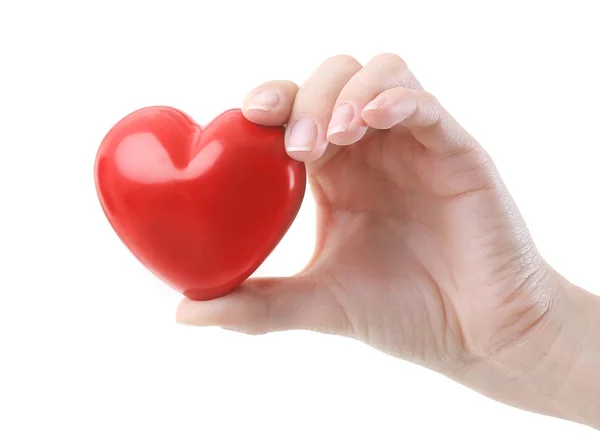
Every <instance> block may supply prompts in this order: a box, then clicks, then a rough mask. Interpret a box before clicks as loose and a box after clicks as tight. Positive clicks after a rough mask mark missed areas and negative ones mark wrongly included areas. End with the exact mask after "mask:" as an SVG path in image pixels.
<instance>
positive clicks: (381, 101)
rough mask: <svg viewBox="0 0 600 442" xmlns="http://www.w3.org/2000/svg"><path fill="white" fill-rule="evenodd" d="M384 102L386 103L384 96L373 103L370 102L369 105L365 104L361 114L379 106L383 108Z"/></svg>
mask: <svg viewBox="0 0 600 442" xmlns="http://www.w3.org/2000/svg"><path fill="white" fill-rule="evenodd" d="M386 101H387V97H386V96H384V95H380V96H379V97H377V98H375V99H374V100H373V101H371V102H370V103H369V104H367V105H366V106H365V107H364V109H363V112H364V111H368V110H375V109H379V108H380V107H381V106H383V105H384V104H385V102H386Z"/></svg>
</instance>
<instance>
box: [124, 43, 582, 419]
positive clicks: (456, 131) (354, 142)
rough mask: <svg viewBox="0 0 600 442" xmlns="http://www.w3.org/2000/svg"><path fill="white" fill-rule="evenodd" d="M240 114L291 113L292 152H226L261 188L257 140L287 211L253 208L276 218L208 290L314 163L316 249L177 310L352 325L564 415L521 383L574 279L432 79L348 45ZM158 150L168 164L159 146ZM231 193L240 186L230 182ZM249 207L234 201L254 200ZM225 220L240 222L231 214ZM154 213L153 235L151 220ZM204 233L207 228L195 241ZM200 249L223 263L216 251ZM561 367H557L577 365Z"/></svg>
mask: <svg viewBox="0 0 600 442" xmlns="http://www.w3.org/2000/svg"><path fill="white" fill-rule="evenodd" d="M242 112H243V116H244V117H245V118H246V119H247V120H248V121H249V122H252V123H254V124H256V125H257V127H262V128H264V131H265V132H264V134H262V135H261V137H262V139H263V140H271V141H269V142H270V143H274V144H277V141H276V140H275V138H269V137H271V136H272V135H271V134H272V133H271V132H269V130H278V129H279V128H281V127H282V126H284V125H285V134H280V135H281V143H282V144H285V149H286V150H287V156H286V155H285V154H284V155H283V157H285V158H283V157H280V156H277V155H275V156H273V155H272V154H266V153H265V151H264V149H263V151H261V150H260V148H259V146H249V147H248V150H246V151H244V150H243V149H234V150H233V151H232V153H231V154H228V155H230V157H229V160H228V161H229V162H231V163H234V164H236V167H238V166H239V167H238V169H236V170H239V171H240V172H239V173H240V175H239V176H240V177H242V178H240V179H241V180H242V181H243V182H244V183H246V184H245V185H246V186H248V191H247V193H245V195H247V196H248V198H250V199H252V194H253V189H254V190H255V187H256V186H259V187H260V184H252V180H251V179H250V177H249V176H248V175H244V172H243V167H242V164H243V163H248V164H253V165H252V167H255V166H256V161H255V160H253V159H252V157H251V155H253V154H254V153H251V151H253V150H254V149H256V155H258V156H261V158H263V159H264V161H266V162H267V163H268V164H270V166H265V167H264V168H262V169H261V168H258V169H257V168H255V169H253V170H254V171H256V170H260V171H261V173H264V174H266V175H269V174H270V173H271V174H274V175H275V177H274V178H273V177H271V178H273V179H272V180H271V181H270V182H271V183H276V185H277V186H280V188H281V189H284V190H281V191H279V190H273V195H272V200H271V201H270V202H269V204H268V205H267V206H269V205H270V206H271V207H273V208H275V211H276V214H275V215H274V217H273V218H271V220H270V221H269V220H268V218H269V217H268V216H267V217H264V216H259V215H256V216H255V217H254V218H253V219H252V220H251V221H250V222H252V223H253V224H252V225H253V226H254V227H253V228H257V229H258V228H259V226H260V225H261V223H266V225H268V226H269V228H268V229H266V230H264V229H263V230H260V229H259V231H260V233H259V236H258V238H259V239H260V241H258V242H256V243H252V244H245V247H243V248H242V249H240V250H241V254H242V255H243V256H241V257H240V259H239V260H238V261H237V262H236V264H235V265H229V267H226V268H225V267H224V268H223V270H222V271H223V272H229V274H228V275H225V276H223V275H215V276H214V278H213V279H212V280H211V284H212V286H210V287H208V286H206V287H200V290H199V291H198V293H199V296H197V297H196V299H208V298H210V297H211V296H210V295H211V293H213V294H214V293H216V292H214V290H217V291H218V290H221V289H223V287H222V286H219V284H221V282H222V280H223V281H226V282H227V284H229V283H231V281H233V283H232V284H233V285H232V286H231V287H233V286H235V285H237V283H239V282H241V281H243V280H244V279H245V277H247V276H248V274H249V273H248V272H251V270H253V269H254V268H255V267H256V266H257V265H258V264H259V263H260V262H261V261H262V260H263V259H264V258H265V257H266V255H267V254H268V253H269V251H270V250H271V249H272V247H274V245H275V244H276V242H277V241H278V240H279V238H280V237H281V236H282V235H283V234H284V233H285V230H286V229H287V227H288V226H289V222H291V219H293V217H294V216H295V213H296V210H297V208H298V206H299V203H300V201H301V199H302V194H303V192H304V187H303V186H304V182H303V177H304V175H303V174H304V171H303V170H302V169H300V167H299V166H298V165H300V164H302V163H305V164H306V172H307V176H308V183H309V184H310V186H311V189H312V191H313V194H314V196H315V198H316V203H317V207H318V238H317V244H316V250H315V254H314V257H313V259H312V260H311V262H310V263H309V264H308V265H307V267H306V268H305V269H304V270H303V271H302V272H300V273H299V274H297V275H295V276H293V277H289V278H256V279H250V280H248V281H246V282H244V283H243V284H242V285H241V286H239V287H237V288H236V289H235V290H233V291H232V292H231V293H229V294H227V295H225V296H223V297H219V298H217V299H212V300H208V301H193V300H190V299H184V300H183V301H182V303H181V305H180V307H179V309H178V312H177V318H178V320H179V321H180V322H182V323H187V324H196V325H216V326H221V327H224V328H227V329H233V330H237V331H241V332H246V333H266V332H270V331H276V330H291V329H307V330H315V331H321V332H325V333H333V334H340V335H345V336H349V337H352V338H356V339H360V340H362V341H364V342H366V343H367V344H369V345H372V346H374V347H376V348H378V349H381V350H382V351H384V352H387V353H389V354H392V355H395V356H399V357H402V358H406V359H409V360H411V361H414V362H416V363H418V364H422V365H424V366H427V367H430V368H433V369H435V370H437V371H440V372H442V373H444V374H446V375H448V376H451V377H453V378H455V379H457V380H459V381H460V382H463V383H466V384H468V385H470V386H471V387H473V388H475V389H477V390H479V391H482V392H484V393H486V394H488V395H490V396H492V397H495V398H497V399H499V400H505V401H507V402H510V403H512V404H515V405H518V406H522V407H523V408H528V409H532V410H535V411H541V412H546V413H549V414H557V412H555V410H554V409H552V408H549V407H552V405H548V404H550V403H551V402H550V401H548V400H546V399H547V398H542V399H540V398H532V397H531V396H530V395H527V393H526V390H527V388H526V387H524V386H527V385H528V384H527V383H528V382H532V381H531V379H529V378H527V376H528V373H530V372H533V369H534V368H536V369H541V368H540V367H539V366H540V365H542V364H544V363H546V361H545V357H546V355H547V354H548V352H549V349H550V347H551V346H552V345H554V343H555V342H556V340H557V339H559V331H558V330H559V328H560V326H559V325H558V324H564V321H563V319H562V318H563V316H564V314H565V312H566V311H569V309H576V307H573V305H574V304H575V301H573V300H572V299H571V298H570V297H568V296H566V295H565V293H566V291H567V289H566V287H568V283H567V282H566V281H565V279H564V278H562V277H561V276H560V275H559V274H558V273H557V272H556V271H554V270H553V269H552V268H551V267H550V266H549V265H548V264H547V263H546V262H545V261H544V259H543V258H542V257H541V256H540V254H539V253H538V251H537V249H536V247H535V245H534V242H533V240H532V238H531V237H530V235H529V233H528V230H527V227H526V225H525V223H524V221H523V219H522V218H521V216H520V214H519V211H518V209H517V207H516V206H515V204H514V202H513V200H512V199H511V196H510V194H509V192H508V191H507V189H506V188H505V186H504V184H503V182H502V180H501V178H500V176H499V174H498V171H497V170H496V168H495V167H494V164H493V162H492V160H491V159H490V157H489V155H488V154H487V153H486V151H485V150H483V149H482V147H481V146H479V144H478V143H477V142H476V141H475V140H474V139H473V138H472V137H471V136H470V135H469V134H468V133H467V132H466V131H465V129H463V128H462V127H461V126H460V125H459V124H458V123H457V122H456V121H455V120H454V118H452V116H450V115H449V114H448V113H447V112H446V110H445V109H444V108H443V107H442V105H441V104H440V103H439V102H438V101H437V100H436V99H435V98H434V97H433V96H432V95H430V94H429V93H427V92H425V91H424V90H423V88H422V87H421V85H420V84H419V82H418V81H417V79H416V78H415V77H414V75H413V74H412V73H411V72H410V70H409V69H408V68H407V66H406V64H405V63H404V62H403V60H401V59H400V58H399V57H397V56H395V55H391V54H383V55H379V56H377V57H374V58H373V59H372V60H370V61H369V62H368V63H367V64H366V65H365V66H361V64H360V63H359V62H357V61H356V60H355V59H353V58H351V57H349V56H337V57H333V58H330V59H328V60H326V61H325V62H324V63H323V64H321V65H320V66H319V67H318V68H317V69H316V70H315V72H314V74H313V75H312V76H311V77H310V78H309V79H308V80H307V81H306V82H305V83H304V84H303V85H302V86H301V87H298V86H297V85H296V84H295V83H293V82H290V81H272V82H267V83H265V84H262V85H260V86H258V87H257V88H256V89H254V90H253V91H251V92H250V93H249V95H248V96H247V98H246V99H245V101H244V104H243V107H242ZM182 124H183V123H182ZM206 130H207V132H208V131H210V130H211V128H210V126H209V127H208V128H207V129H206ZM219 130H221V129H219ZM245 130H247V131H250V132H251V131H258V129H250V128H247V129H245ZM267 144H268V143H267ZM215 149H217V150H218V146H217V147H215ZM276 150H277V149H276ZM280 151H281V152H283V146H282V148H281V149H280ZM153 155H154V154H153ZM156 155H159V154H158V153H156ZM204 155H211V152H208V153H206V152H205V153H204ZM214 155H215V158H216V157H218V155H219V153H218V152H217V153H214ZM231 155H233V156H234V157H235V156H236V155H237V156H239V158H241V159H243V161H240V162H238V163H236V161H235V158H232V157H231ZM147 161H149V162H151V161H155V162H156V163H157V164H159V163H163V164H164V163H165V159H164V158H161V157H158V156H156V157H151V158H148V159H147ZM126 163H127V162H126V161H125V164H126ZM265 164H266V163H265ZM190 167H192V165H191V164H190ZM269 168H275V169H277V170H285V171H286V174H287V175H286V174H281V173H278V172H277V171H275V172H273V171H269ZM131 169H132V170H131V173H136V172H135V169H136V168H135V167H131ZM161 173H163V172H161ZM164 173H167V172H164ZM180 173H181V174H185V173H191V174H197V173H198V172H185V171H181V172H180ZM207 173H209V174H210V173H214V172H207ZM219 173H221V175H219V181H218V186H225V187H227V186H231V185H230V184H227V180H229V179H232V176H229V175H227V173H226V172H225V169H223V170H221V172H219ZM253 173H256V172H253ZM217 175H218V173H217ZM289 177H292V181H293V182H294V183H295V184H289ZM142 178H143V177H142ZM149 179H150V178H149ZM257 179H258V180H260V177H257ZM286 180H287V181H286ZM207 182H209V181H207ZM176 185H177V184H173V186H176ZM253 186H254V187H253ZM190 191H195V190H193V189H190ZM215 191H217V190H215ZM136 192H137V193H136ZM162 192H163V191H162V190H157V189H153V188H151V187H146V188H145V190H144V191H143V192H140V191H139V189H138V188H136V189H134V190H132V191H131V199H130V200H129V202H128V204H129V205H126V204H124V205H123V206H122V210H127V207H129V209H131V207H132V206H134V205H135V204H140V202H141V201H151V204H150V206H151V207H158V205H159V204H161V202H163V203H164V204H167V205H168V204H171V202H170V201H169V200H168V193H162ZM203 192H205V194H204V195H205V200H204V203H203V204H204V205H203V206H202V207H201V209H197V210H212V209H211V207H216V205H215V203H214V202H215V201H216V200H215V199H214V195H213V196H212V197H211V194H210V192H206V191H205V190H204V191H203ZM227 192H229V193H228V195H233V194H235V191H234V189H232V188H229V189H228V191H227ZM278 192H279V193H278ZM181 198H184V197H181ZM211 198H213V199H211ZM252 201H253V202H254V203H256V201H255V200H252ZM235 204H243V202H242V200H239V201H237V200H236V202H235ZM249 204H250V205H249V206H247V207H251V206H252V202H250V203H249ZM267 206H265V207H264V209H265V210H267ZM173 207H174V209H173V210H174V212H173V214H174V215H173V216H176V217H177V216H184V217H185V216H187V217H188V219H189V214H187V215H186V214H183V215H182V214H181V213H179V212H177V210H179V211H183V212H185V211H186V210H188V211H189V210H194V209H192V208H188V209H181V206H178V205H177V204H174V205H173ZM176 207H179V208H176ZM247 207H246V208H244V210H237V209H236V208H235V207H232V208H231V211H232V213H233V212H235V213H237V214H243V213H248V212H246V210H247ZM236 210H237V211H236ZM164 216H167V217H168V216H170V215H164ZM240 216H243V215H240ZM218 219H219V220H220V222H221V223H225V224H227V223H229V222H230V221H228V218H227V214H226V213H223V214H221V215H220V218H219V217H218ZM230 224H231V225H226V226H220V227H219V226H218V223H216V224H214V223H213V224H210V226H208V227H210V228H212V229H215V231H219V232H224V231H225V230H227V229H228V228H233V230H232V234H234V235H235V230H236V229H237V228H241V227H240V226H241V224H240V225H234V224H235V223H234V222H233V221H231V222H230ZM143 227H144V229H146V231H145V234H147V232H148V229H150V230H152V228H153V226H148V225H144V226H143ZM154 227H155V228H156V226H154ZM182 228H184V229H186V228H187V229H188V230H189V226H187V227H186V226H183V227H182ZM269 231H271V234H269ZM174 237H175V238H181V237H180V236H177V235H175V236H171V237H170V236H168V235H163V237H161V238H160V239H159V240H160V241H163V242H166V243H167V244H168V242H169V241H172V240H173V238H174ZM236 240H240V239H239V238H236V239H235V240H233V242H232V244H233V243H234V242H235V241H236ZM207 241H208V240H207V239H206V238H199V239H197V244H196V246H197V247H202V246H203V245H206V244H207ZM262 243H264V246H262V247H260V246H259V244H262ZM163 246H164V247H165V248H168V245H165V244H163ZM172 247H173V248H177V247H184V246H181V245H179V244H177V243H175V244H173V245H172ZM211 247H214V244H212V245H211ZM184 248H185V247H184ZM253 248H254V250H256V254H254V255H253V254H252V250H253ZM134 253H135V252H134ZM175 255H176V254H175ZM175 255H173V256H175ZM213 258H214V262H216V263H217V264H218V265H221V264H222V263H225V262H227V259H228V258H227V257H225V256H222V255H221V254H219V253H217V254H216V256H215V257H213ZM151 259H155V260H159V258H156V257H153V258H151ZM198 259H199V260H200V261H202V263H205V264H206V265H208V266H209V268H210V269H211V271H212V272H216V273H218V272H219V268H218V265H217V266H215V265H212V266H211V265H210V264H211V262H212V261H211V257H202V258H198ZM229 259H231V258H229ZM214 262H213V263H214ZM187 270H189V269H187ZM187 270H186V269H182V271H183V273H185V272H186V271H187ZM232 275H233V279H231V277H232ZM221 277H223V278H224V279H223V278H221ZM206 278H207V275H202V278H201V279H202V281H205V280H206ZM220 278H221V279H220ZM183 279H185V278H183ZM209 279H210V278H209ZM192 282H193V281H192ZM188 283H189V281H186V282H185V283H183V285H182V287H184V286H185V285H186V284H188ZM192 285H193V284H192ZM209 285H210V284H209ZM184 288H185V287H184ZM204 295H206V296H204ZM192 297H193V296H192ZM561 336H562V335H561ZM556 366H558V367H560V366H561V365H560V364H558V365H556ZM554 370H555V371H554V372H553V373H552V376H556V377H557V378H560V376H562V375H564V374H565V373H562V372H561V369H560V368H558V369H556V368H554ZM564 371H567V367H565V368H564Z"/></svg>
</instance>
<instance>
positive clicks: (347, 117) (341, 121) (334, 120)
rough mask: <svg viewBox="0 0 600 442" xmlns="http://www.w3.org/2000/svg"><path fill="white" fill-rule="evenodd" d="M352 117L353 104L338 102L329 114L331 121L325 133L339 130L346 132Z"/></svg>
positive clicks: (328, 133) (335, 132)
mask: <svg viewBox="0 0 600 442" xmlns="http://www.w3.org/2000/svg"><path fill="white" fill-rule="evenodd" d="M353 119H354V106H352V105H351V104H350V103H344V104H340V105H339V106H338V107H336V108H335V110H334V111H333V114H332V115H331V121H330V122H329V129H327V135H328V136H329V135H333V134H337V133H340V132H346V131H347V130H348V128H349V127H350V125H351V124H352V120H353Z"/></svg>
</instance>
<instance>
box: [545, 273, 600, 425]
mask: <svg viewBox="0 0 600 442" xmlns="http://www.w3.org/2000/svg"><path fill="white" fill-rule="evenodd" d="M564 285H565V294H566V296H567V297H568V298H569V301H570V302H571V304H572V305H573V306H574V309H573V314H572V315H571V316H570V317H568V318H565V319H564V321H565V323H566V322H567V321H569V322H573V323H576V326H575V325H571V328H572V329H575V328H576V329H577V330H578V331H579V336H577V338H576V339H574V340H573V341H572V342H571V343H570V344H569V342H568V340H567V341H566V342H565V344H566V345H573V350H571V351H570V353H572V354H573V356H574V359H573V360H572V362H571V364H570V366H569V370H568V372H567V373H566V374H565V376H564V379H563V381H562V385H561V386H560V388H558V389H557V390H556V396H555V400H556V402H557V403H558V404H560V408H561V411H562V413H561V414H559V415H558V417H562V418H564V419H569V420H573V421H576V422H580V423H582V424H585V425H589V426H591V427H594V428H596V429H598V430H600V297H598V296H595V295H593V294H591V293H589V292H587V291H586V290H584V289H582V288H580V287H577V286H575V285H573V284H571V283H569V282H568V281H565V282H564ZM564 351H565V350H564V349H563V352H564ZM554 364H556V362H554ZM548 369H551V367H549V368H548Z"/></svg>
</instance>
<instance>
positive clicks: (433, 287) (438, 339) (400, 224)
mask: <svg viewBox="0 0 600 442" xmlns="http://www.w3.org/2000/svg"><path fill="white" fill-rule="evenodd" d="M494 177H495V171H494V170H493V167H492V166H491V164H490V163H489V162H488V161H487V157H486V156H485V154H482V153H479V152H477V153H475V154H469V155H463V156H457V155H454V156H440V155H439V154H436V153H432V152H431V151H430V150H428V149H426V148H424V147H423V146H422V145H420V144H419V143H418V142H417V141H416V140H415V139H414V138H413V137H412V136H411V135H410V134H409V133H408V132H406V131H405V130H404V129H402V128H395V129H392V130H390V131H373V132H372V133H368V134H367V136H365V138H363V139H362V140H361V141H360V142H359V143H357V145H353V146H350V147H348V148H341V149H340V150H338V151H337V152H336V153H335V154H334V155H333V156H332V157H330V158H329V159H327V160H326V162H324V163H323V164H322V165H316V166H314V167H313V169H312V170H311V184H312V187H313V191H314V193H315V197H316V199H317V202H318V204H319V209H320V211H321V223H320V226H319V227H320V229H319V232H320V238H319V253H318V255H317V257H316V259H315V260H314V262H313V263H312V266H311V267H310V270H309V272H310V273H313V274H314V275H315V279H316V280H317V281H319V283H320V284H323V285H324V286H325V287H324V289H325V290H327V291H328V292H331V293H332V294H333V296H335V297H336V300H337V302H338V303H339V304H340V305H341V307H342V309H343V310H344V312H345V314H346V315H347V316H348V322H349V324H350V327H351V330H349V333H351V334H353V335H355V336H356V337H358V338H360V339H362V340H364V341H367V342H369V343H370V344H371V345H373V346H375V347H378V348H380V349H382V350H384V351H386V352H388V353H393V354H397V355H400V356H402V357H405V358H410V359H412V360H415V361H418V362H420V363H423V364H428V365H431V364H438V363H448V362H452V361H448V360H447V359H453V360H454V362H459V359H460V358H461V357H462V356H463V355H466V354H472V353H473V350H474V351H475V352H476V353H477V352H481V353H488V352H491V351H494V349H495V348H496V347H499V346H501V345H502V344H503V343H504V342H505V341H506V342H508V341H509V340H510V339H511V337H512V336H511V333H513V332H514V334H515V335H516V334H517V333H519V331H518V330H511V329H510V327H511V321H514V314H513V313H514V311H515V310H518V311H519V312H520V314H522V315H523V318H524V319H525V320H530V321H534V320H536V318H535V315H536V314H538V313H537V312H535V311H531V312H528V311H523V310H524V309H526V305H524V304H523V302H522V301H521V299H520V297H519V296H517V294H518V293H517V292H518V291H519V289H520V287H522V283H523V281H528V280H531V279H533V277H534V276H532V274H531V272H536V271H537V270H530V269H538V268H541V267H538V266H535V265H534V266H530V267H523V266H522V267H520V268H522V270H523V271H522V272H521V273H508V272H507V269H509V268H511V266H513V267H514V265H515V264H519V261H520V260H521V261H522V262H523V263H525V262H526V261H529V262H531V261H532V260H535V258H536V256H537V254H536V253H535V248H534V247H533V246H532V244H531V241H530V240H529V237H528V235H527V234H526V232H524V231H523V233H524V234H523V235H522V236H521V237H518V238H517V239H516V240H515V239H514V238H515V237H514V235H511V233H510V232H514V228H515V227H518V228H521V226H515V223H517V224H518V223H519V221H512V220H519V219H520V218H519V217H518V216H510V215H515V214H510V213H506V212H507V209H506V207H507V206H506V205H505V204H504V203H503V201H504V199H505V198H507V194H506V193H504V192H503V190H502V189H500V190H499V189H498V186H497V185H495V184H496V183H494V180H495V178H494ZM507 215H509V216H507ZM513 304H515V305H513ZM532 310H533V309H532ZM500 312H502V314H499V313H500ZM530 316H531V318H530ZM513 325H515V324H513ZM518 325H519V324H516V326H518ZM467 349H469V350H471V351H470V352H468V351H465V350H467Z"/></svg>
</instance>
